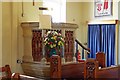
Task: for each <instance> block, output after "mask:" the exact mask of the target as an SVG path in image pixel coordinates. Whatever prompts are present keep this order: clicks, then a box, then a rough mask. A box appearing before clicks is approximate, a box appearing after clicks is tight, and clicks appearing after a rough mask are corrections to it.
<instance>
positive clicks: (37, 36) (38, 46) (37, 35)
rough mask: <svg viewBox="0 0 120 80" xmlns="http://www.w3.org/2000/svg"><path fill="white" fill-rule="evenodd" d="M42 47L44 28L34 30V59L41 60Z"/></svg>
mask: <svg viewBox="0 0 120 80" xmlns="http://www.w3.org/2000/svg"><path fill="white" fill-rule="evenodd" d="M42 47H43V46H42V30H33V37H32V56H33V60H34V61H41V58H42Z"/></svg>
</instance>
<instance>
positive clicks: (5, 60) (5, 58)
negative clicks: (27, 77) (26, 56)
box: [2, 2, 12, 66]
mask: <svg viewBox="0 0 120 80" xmlns="http://www.w3.org/2000/svg"><path fill="white" fill-rule="evenodd" d="M11 7H12V4H11V3H10V2H6V3H2V65H3V66H4V65H6V64H9V65H10V66H11V65H12V51H11V50H12V42H11V40H12V36H11V32H12V17H11V16H12V8H11Z"/></svg>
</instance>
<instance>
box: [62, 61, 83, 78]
mask: <svg viewBox="0 0 120 80" xmlns="http://www.w3.org/2000/svg"><path fill="white" fill-rule="evenodd" d="M61 75H62V78H81V79H83V78H84V62H80V63H69V64H64V65H62V74H61Z"/></svg>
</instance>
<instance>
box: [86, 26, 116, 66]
mask: <svg viewBox="0 0 120 80" xmlns="http://www.w3.org/2000/svg"><path fill="white" fill-rule="evenodd" d="M88 48H90V50H91V52H90V54H89V55H88V58H96V53H97V52H99V51H102V52H104V53H105V55H106V63H107V66H111V65H114V64H115V24H103V25H99V24H98V25H96V24H95V25H88Z"/></svg>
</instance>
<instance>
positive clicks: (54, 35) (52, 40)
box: [44, 31, 64, 49]
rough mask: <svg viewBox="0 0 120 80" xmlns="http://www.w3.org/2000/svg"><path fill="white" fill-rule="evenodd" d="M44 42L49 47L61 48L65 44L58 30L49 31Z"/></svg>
mask: <svg viewBox="0 0 120 80" xmlns="http://www.w3.org/2000/svg"><path fill="white" fill-rule="evenodd" d="M44 44H45V46H46V47H47V48H48V49H54V48H57V49H60V48H61V47H62V46H63V45H64V39H63V37H62V35H61V34H60V33H58V32H57V31H48V32H47V33H46V34H45V37H44Z"/></svg>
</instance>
